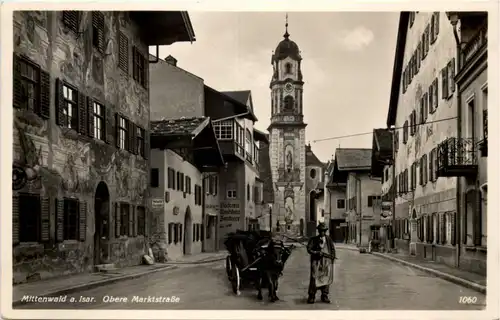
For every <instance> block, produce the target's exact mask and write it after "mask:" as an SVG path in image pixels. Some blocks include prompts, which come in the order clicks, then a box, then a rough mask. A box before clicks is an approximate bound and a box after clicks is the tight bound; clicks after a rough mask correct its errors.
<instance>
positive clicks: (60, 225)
mask: <svg viewBox="0 0 500 320" xmlns="http://www.w3.org/2000/svg"><path fill="white" fill-rule="evenodd" d="M56 241H57V242H62V241H64V200H63V199H56Z"/></svg>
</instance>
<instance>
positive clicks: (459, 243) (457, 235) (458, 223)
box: [450, 13, 463, 268]
mask: <svg viewBox="0 0 500 320" xmlns="http://www.w3.org/2000/svg"><path fill="white" fill-rule="evenodd" d="M450 22H451V24H452V26H453V35H454V36H455V42H456V44H457V58H456V60H457V64H458V67H459V68H460V66H461V65H462V63H461V60H460V53H461V48H460V37H459V36H458V30H457V23H458V15H457V14H456V13H455V14H453V15H452V16H451V17H450ZM459 68H457V69H459ZM457 91H458V90H457ZM461 124H462V99H461V97H460V92H457V136H458V137H459V138H460V137H461V136H462V126H461ZM456 179H457V191H456V211H457V214H456V215H455V216H456V218H455V219H456V221H455V226H456V228H455V242H456V244H455V245H456V251H455V266H456V267H457V268H459V267H460V250H461V247H462V239H461V235H462V232H461V231H462V223H461V222H462V215H463V210H462V206H461V203H462V193H461V188H462V183H461V182H462V181H461V179H460V177H457V178H456Z"/></svg>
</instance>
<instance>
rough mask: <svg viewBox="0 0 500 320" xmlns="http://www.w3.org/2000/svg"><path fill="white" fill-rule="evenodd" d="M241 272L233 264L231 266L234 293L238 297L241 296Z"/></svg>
mask: <svg viewBox="0 0 500 320" xmlns="http://www.w3.org/2000/svg"><path fill="white" fill-rule="evenodd" d="M240 280H241V279H240V270H238V267H237V266H236V265H235V264H234V263H233V264H232V266H231V286H232V287H233V292H234V294H236V295H237V296H239V295H240V293H241V292H240Z"/></svg>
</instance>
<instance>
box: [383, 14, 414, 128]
mask: <svg viewBox="0 0 500 320" xmlns="http://www.w3.org/2000/svg"><path fill="white" fill-rule="evenodd" d="M409 17H410V13H409V12H408V11H403V12H401V14H400V16H399V26H398V36H397V40H396V52H395V54H394V65H393V68H392V83H391V94H390V98H389V112H388V113H387V123H386V124H387V127H388V128H390V127H391V126H393V125H395V124H396V112H397V108H398V100H399V91H400V89H401V72H402V70H403V59H404V50H405V43H406V35H407V32H408V19H409Z"/></svg>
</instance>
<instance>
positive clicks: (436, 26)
mask: <svg viewBox="0 0 500 320" xmlns="http://www.w3.org/2000/svg"><path fill="white" fill-rule="evenodd" d="M434 14H435V16H436V18H435V19H434V24H435V26H434V32H435V36H434V38H435V40H436V39H437V36H438V34H439V15H440V13H439V12H436V13H434Z"/></svg>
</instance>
